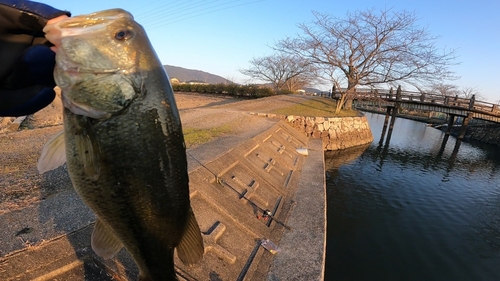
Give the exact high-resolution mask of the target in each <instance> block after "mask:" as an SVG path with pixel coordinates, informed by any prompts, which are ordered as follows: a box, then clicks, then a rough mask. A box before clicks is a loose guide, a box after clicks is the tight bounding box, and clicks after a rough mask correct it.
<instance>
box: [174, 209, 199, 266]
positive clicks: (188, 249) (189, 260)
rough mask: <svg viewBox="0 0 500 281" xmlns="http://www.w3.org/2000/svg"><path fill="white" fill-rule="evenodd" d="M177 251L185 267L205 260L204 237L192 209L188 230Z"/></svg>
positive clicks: (190, 210)
mask: <svg viewBox="0 0 500 281" xmlns="http://www.w3.org/2000/svg"><path fill="white" fill-rule="evenodd" d="M176 249H177V256H179V259H180V260H181V261H182V263H184V264H185V265H192V264H195V263H197V262H199V261H200V260H201V259H202V258H203V254H204V252H205V248H204V247H203V237H202V236H201V231H200V227H199V226H198V222H197V221H196V218H195V216H194V213H193V210H192V209H191V208H189V214H188V222H187V226H186V230H185V231H184V235H183V236H182V239H181V242H180V243H179V245H177V247H176Z"/></svg>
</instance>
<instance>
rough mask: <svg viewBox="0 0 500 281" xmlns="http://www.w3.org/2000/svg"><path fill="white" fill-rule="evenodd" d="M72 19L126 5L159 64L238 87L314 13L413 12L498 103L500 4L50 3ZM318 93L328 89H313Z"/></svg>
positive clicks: (454, 0)
mask: <svg viewBox="0 0 500 281" xmlns="http://www.w3.org/2000/svg"><path fill="white" fill-rule="evenodd" d="M39 2H43V3H46V4H49V5H51V6H53V7H56V8H58V9H63V10H68V11H70V12H71V13H72V14H73V15H78V14H86V13H90V12H95V11H99V10H103V9H109V8H123V9H125V10H128V11H129V12H131V13H132V14H133V15H134V17H135V19H136V20H137V21H138V22H139V23H140V24H142V25H143V26H144V27H145V29H146V32H147V33H148V36H149V38H150V40H151V42H152V44H153V46H154V48H155V50H156V52H157V54H158V56H159V57H160V60H161V61H162V63H163V64H169V65H174V66H181V67H184V68H190V69H198V70H203V71H207V72H210V73H213V74H217V75H220V76H222V77H225V78H228V79H231V80H234V81H236V82H239V83H246V82H257V81H249V80H248V79H249V78H248V77H246V76H244V75H243V74H241V73H240V72H239V70H240V69H242V68H247V67H248V66H249V63H248V62H249V61H250V60H251V59H252V58H253V57H260V56H264V55H269V54H271V53H272V51H271V49H270V47H269V46H272V45H274V43H275V42H276V41H278V40H280V39H283V38H285V37H287V36H294V35H296V34H298V33H300V30H299V29H298V28H297V24H298V23H303V22H309V21H311V20H312V13H311V11H320V12H324V13H328V14H331V15H334V16H337V17H343V16H344V15H345V14H346V13H347V12H349V11H351V12H353V11H355V10H357V9H358V10H365V9H368V8H375V9H389V8H391V9H393V10H395V11H399V10H407V11H411V12H415V13H416V15H417V17H418V18H419V19H420V20H419V22H418V24H419V25H421V26H424V27H427V28H428V30H429V31H430V33H431V34H432V35H436V36H440V39H439V40H438V42H437V46H438V47H440V48H446V49H457V54H458V59H457V62H459V63H460V64H459V65H457V66H452V68H451V69H452V70H453V71H455V73H456V75H458V76H460V77H461V78H460V79H459V80H455V81H449V82H448V83H451V84H455V85H457V86H459V87H460V88H462V87H473V88H476V89H477V91H478V92H480V93H481V95H482V96H483V97H484V98H486V99H487V100H489V101H490V102H496V101H498V100H500V85H499V83H500V71H499V66H500V54H499V52H500V1H498V0H474V1H471V0H405V1H401V0H399V1H395V0H394V1H393V0H390V1H389V0H386V1H383V0H380V1H367V0H365V1H360V0H350V1H349V0H345V1H333V0H323V1H316V0H309V1H303V0H300V1H299V0H297V1H295V0H288V1H284V0H172V1H169V0H135V1H128V0H121V1H119V0H98V1H97V0H81V1H74V0H72V1H68V0H47V1H42V0H40V1H39ZM318 88H321V89H326V88H325V87H321V86H318Z"/></svg>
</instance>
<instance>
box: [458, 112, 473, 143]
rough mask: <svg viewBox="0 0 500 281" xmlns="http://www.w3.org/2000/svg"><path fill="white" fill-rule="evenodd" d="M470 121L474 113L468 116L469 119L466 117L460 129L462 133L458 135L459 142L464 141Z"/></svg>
mask: <svg viewBox="0 0 500 281" xmlns="http://www.w3.org/2000/svg"><path fill="white" fill-rule="evenodd" d="M470 119H472V113H469V114H467V117H465V118H464V121H463V122H462V127H460V133H459V134H458V140H459V141H461V140H463V139H464V136H465V131H466V130H467V125H469V121H470Z"/></svg>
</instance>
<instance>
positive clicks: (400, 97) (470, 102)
mask: <svg viewBox="0 0 500 281" xmlns="http://www.w3.org/2000/svg"><path fill="white" fill-rule="evenodd" d="M353 99H359V100H371V101H374V100H378V101H381V102H382V101H388V102H396V101H403V102H404V101H417V102H423V103H432V104H441V105H445V106H453V107H460V108H467V109H473V110H478V111H482V112H488V113H493V114H500V106H499V105H498V104H493V103H490V102H486V101H478V100H475V99H474V98H462V97H458V96H443V95H437V94H428V93H420V92H411V91H401V93H397V91H391V90H371V89H356V94H355V95H354V96H353Z"/></svg>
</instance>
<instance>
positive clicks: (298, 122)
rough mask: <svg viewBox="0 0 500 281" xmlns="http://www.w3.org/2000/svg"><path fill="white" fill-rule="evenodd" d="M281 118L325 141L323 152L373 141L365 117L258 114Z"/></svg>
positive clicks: (308, 135)
mask: <svg viewBox="0 0 500 281" xmlns="http://www.w3.org/2000/svg"><path fill="white" fill-rule="evenodd" d="M256 115H260V116H266V117H272V118H280V119H284V120H285V121H287V122H288V123H289V124H290V125H291V126H292V127H294V128H295V129H297V130H299V131H300V132H303V133H304V134H305V135H306V136H307V137H312V138H315V139H318V138H321V139H323V150H340V149H346V148H350V147H354V146H359V145H363V144H367V143H371V142H372V141H373V135H372V131H371V130H370V125H369V124H368V120H367V119H366V117H365V116H364V115H361V116H357V117H304V116H294V115H288V116H284V115H276V114H264V113H256Z"/></svg>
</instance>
